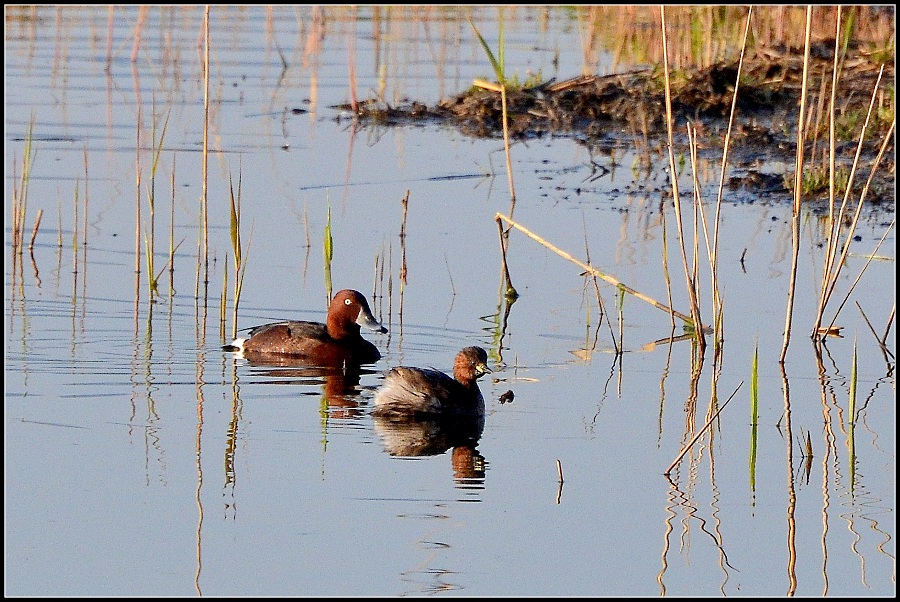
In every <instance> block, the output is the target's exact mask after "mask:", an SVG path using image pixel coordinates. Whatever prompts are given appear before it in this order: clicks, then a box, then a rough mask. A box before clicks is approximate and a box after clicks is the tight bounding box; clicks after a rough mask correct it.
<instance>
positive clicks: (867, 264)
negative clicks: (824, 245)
mask: <svg viewBox="0 0 900 602" xmlns="http://www.w3.org/2000/svg"><path fill="white" fill-rule="evenodd" d="M860 205H862V201H860ZM858 219H859V212H857V214H856V216H855V217H854V220H853V225H854V226H855V225H856V221H857V220H858ZM894 222H895V220H891V224H890V225H889V226H888V227H887V229H886V230H885V231H884V234H882V236H881V240H879V241H878V244H877V245H875V249H874V250H873V251H872V253H871V254H870V255H869V256H868V257H867V258H866V263H864V264H863V267H862V268H860V270H859V274H857V275H856V278H855V279H854V280H853V283H852V284H851V285H850V288H849V289H848V290H847V294H846V295H844V299H843V301H841V304H840V305H838V308H837V310H836V311H835V312H834V317H833V318H831V322H830V323H829V324H828V327H827V328H826V329H825V332H829V331H831V329H832V327H834V321H835V320H837V317H838V315H840V313H841V310H842V309H843V308H844V305H845V304H846V303H847V301H848V300H849V299H850V294H851V293H852V292H853V289H854V288H856V285H857V284H858V283H859V280H860V278H862V275H863V273H864V272H865V271H866V268H867V267H869V264H870V263H871V262H872V258H873V257H875V254H876V253H877V252H878V249H879V248H881V243H883V242H884V239H885V238H887V235H888V233H889V232H890V231H891V230H892V229H893V228H894ZM849 246H850V245H849V244H848V245H845V247H844V254H846V251H847V247H849ZM844 256H845V255H841V263H843V261H844ZM820 330H821V329H818V328H817V330H816V333H818V332H819V331H820Z"/></svg>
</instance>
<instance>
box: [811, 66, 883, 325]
mask: <svg viewBox="0 0 900 602" xmlns="http://www.w3.org/2000/svg"><path fill="white" fill-rule="evenodd" d="M883 73H884V66H883V65H882V68H881V71H880V72H879V73H878V79H877V81H876V82H875V87H874V89H873V91H872V99H871V101H870V102H869V111H868V113H866V120H865V122H864V123H863V127H862V131H861V132H860V135H859V143H858V145H857V147H856V155H855V156H854V158H853V165H852V166H851V168H850V175H849V177H848V180H847V189H846V190H845V191H844V199H843V201H842V203H841V207H840V210H839V212H838V215H837V217H836V218H833V219H832V220H831V224H830V227H831V232H830V234H829V240H828V246H827V247H826V249H827V250H826V255H825V265H824V266H823V269H822V287H821V290H820V295H819V308H818V311H817V313H816V320H815V324H814V328H813V336H816V333H817V332H818V330H819V327H820V326H821V324H822V315H823V314H824V313H825V307H826V305H827V304H828V301H829V299H830V297H831V294H832V293H833V292H834V287H835V286H836V285H837V280H838V276H839V275H840V273H841V269H842V268H843V265H844V259H845V258H846V256H847V253H848V251H849V250H850V244H849V241H850V240H851V239H852V237H853V232H854V231H855V230H856V225H857V223H858V222H859V216H860V214H861V212H862V207H863V201H864V200H865V197H866V194H867V193H868V190H869V186H870V185H871V183H872V179H873V178H874V176H875V172H876V170H877V169H878V165H879V164H880V163H881V159H882V157H883V156H884V152H885V150H886V149H887V146H888V143H889V141H892V140H893V133H894V125H895V123H896V122H892V123H891V127H890V129H889V130H888V133H887V135H886V136H885V138H884V140H882V144H881V148H880V149H879V151H878V155H877V156H876V157H875V161H874V163H873V165H872V170H871V172H870V173H869V179H868V180H867V181H866V184H865V186H864V187H863V190H862V191H861V192H860V196H859V199H858V200H857V204H856V212H855V213H854V216H853V220H852V222H851V224H850V226H849V227H848V228H847V231H846V233H845V234H844V240H845V244H844V245H842V246H843V249H842V250H841V257H840V259H839V260H836V259H835V258H836V255H837V251H838V248H839V247H840V246H841V245H840V230H841V227H842V226H843V222H844V212H845V211H846V208H847V204H848V202H849V198H850V190H851V189H852V184H853V179H854V178H855V176H856V171H857V165H858V164H859V157H860V154H861V153H862V147H863V141H864V139H865V135H866V129H867V128H868V124H869V119H870V118H871V115H872V109H873V107H874V104H875V98H876V96H877V92H878V86H879V84H880V82H881V76H882V74H883ZM833 145H834V140H833V139H832V146H833ZM829 180H830V182H829V185H830V188H832V189H833V187H834V170H833V169H832V170H831V172H830V178H829ZM845 301H846V299H845ZM835 317H836V316H835Z"/></svg>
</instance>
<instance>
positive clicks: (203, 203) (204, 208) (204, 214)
mask: <svg viewBox="0 0 900 602" xmlns="http://www.w3.org/2000/svg"><path fill="white" fill-rule="evenodd" d="M203 42H204V43H203V153H202V164H203V186H202V197H201V199H200V214H201V220H202V222H203V266H204V270H205V273H204V276H203V283H204V291H205V287H206V286H208V285H209V209H208V196H207V195H208V192H209V185H208V179H209V165H208V164H209V5H208V4H207V5H206V6H205V7H204V10H203ZM204 296H205V295H204Z"/></svg>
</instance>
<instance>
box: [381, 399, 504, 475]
mask: <svg viewBox="0 0 900 602" xmlns="http://www.w3.org/2000/svg"><path fill="white" fill-rule="evenodd" d="M373 419H374V420H375V432H377V433H378V435H379V436H380V437H381V442H382V445H384V449H385V451H387V452H388V453H389V454H390V455H392V456H400V457H418V456H437V455H440V454H443V453H445V452H446V451H447V450H450V449H452V450H453V452H452V455H451V465H452V467H453V477H454V480H455V481H456V485H457V487H461V488H477V489H483V488H484V475H485V465H486V462H485V459H484V456H482V455H481V454H480V453H478V447H477V446H478V440H479V439H480V438H481V433H482V432H483V431H484V415H483V414H482V415H480V416H453V417H447V416H436V417H428V418H423V417H387V416H378V415H374V416H373Z"/></svg>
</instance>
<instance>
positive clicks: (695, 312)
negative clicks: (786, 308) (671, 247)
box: [659, 6, 705, 346]
mask: <svg viewBox="0 0 900 602" xmlns="http://www.w3.org/2000/svg"><path fill="white" fill-rule="evenodd" d="M659 10H660V20H661V28H662V29H661V31H662V43H663V52H662V54H663V75H664V80H665V89H666V132H667V134H668V147H669V178H670V179H671V181H672V199H673V203H674V206H675V222H676V226H677V232H678V241H679V243H680V244H679V246H680V249H681V262H682V265H683V267H684V278H685V283H686V287H687V293H688V299H689V300H690V305H691V319H690V323H691V324H692V325H694V326H695V327H696V333H697V338H698V340H700V341H701V345H703V346H705V341H704V337H703V330H702V323H701V321H700V307H699V304H698V301H697V290H696V286H695V284H694V283H693V282H692V279H691V274H690V270H689V268H688V260H687V250H686V249H685V244H684V225H683V223H682V219H681V197H680V196H679V193H678V171H677V169H676V167H675V150H674V140H673V133H672V128H673V125H674V119H673V117H672V91H671V85H670V82H669V58H668V54H669V53H668V51H667V43H668V42H667V37H666V9H665V7H664V6H660V9H659ZM679 317H680V316H679ZM682 320H684V318H682Z"/></svg>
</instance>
